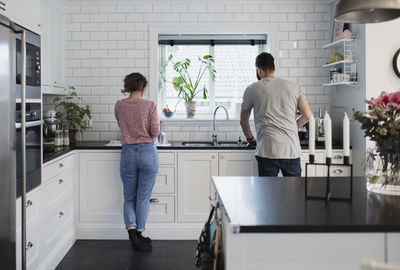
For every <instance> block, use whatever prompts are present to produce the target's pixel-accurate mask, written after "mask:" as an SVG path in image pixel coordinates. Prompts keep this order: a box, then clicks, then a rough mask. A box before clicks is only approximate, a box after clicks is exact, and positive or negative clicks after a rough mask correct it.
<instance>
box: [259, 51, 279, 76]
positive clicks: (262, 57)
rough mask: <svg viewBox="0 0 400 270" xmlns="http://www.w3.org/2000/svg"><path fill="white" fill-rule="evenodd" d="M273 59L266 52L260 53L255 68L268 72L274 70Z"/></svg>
mask: <svg viewBox="0 0 400 270" xmlns="http://www.w3.org/2000/svg"><path fill="white" fill-rule="evenodd" d="M274 60H275V59H274V57H273V56H272V55H271V54H269V53H266V52H262V53H260V54H259V55H258V56H257V58H256V67H258V68H259V69H262V70H264V71H267V72H270V71H274V70H275V64H274Z"/></svg>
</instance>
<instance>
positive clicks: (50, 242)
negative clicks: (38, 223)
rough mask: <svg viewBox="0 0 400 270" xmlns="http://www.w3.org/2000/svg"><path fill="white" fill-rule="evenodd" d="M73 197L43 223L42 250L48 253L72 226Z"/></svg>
mask: <svg viewBox="0 0 400 270" xmlns="http://www.w3.org/2000/svg"><path fill="white" fill-rule="evenodd" d="M73 207H74V204H73V199H72V198H71V199H70V200H68V201H67V202H65V203H64V204H62V205H61V206H60V207H58V208H57V209H56V210H55V211H53V212H52V213H51V214H50V215H49V216H47V222H46V223H45V224H44V225H43V229H42V231H43V236H45V237H43V243H42V245H43V248H42V249H43V251H44V252H45V253H44V254H48V253H49V252H50V251H51V250H52V249H53V248H54V247H56V246H57V244H58V243H59V242H61V240H62V239H63V238H64V237H65V235H66V232H68V231H69V230H70V229H72V228H73V226H74V224H73Z"/></svg>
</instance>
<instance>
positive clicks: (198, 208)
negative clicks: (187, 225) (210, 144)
mask: <svg viewBox="0 0 400 270" xmlns="http://www.w3.org/2000/svg"><path fill="white" fill-rule="evenodd" d="M216 175H218V152H216V151H213V152H201V151H193V152H184V151H182V152H179V153H178V221H180V222H205V221H206V220H207V217H208V214H209V212H210V201H209V196H210V192H211V178H212V176H216Z"/></svg>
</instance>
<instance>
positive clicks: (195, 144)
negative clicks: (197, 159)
mask: <svg viewBox="0 0 400 270" xmlns="http://www.w3.org/2000/svg"><path fill="white" fill-rule="evenodd" d="M182 145H183V146H189V147H210V146H213V144H212V143H211V142H182Z"/></svg>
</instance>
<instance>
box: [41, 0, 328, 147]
mask: <svg viewBox="0 0 400 270" xmlns="http://www.w3.org/2000/svg"><path fill="white" fill-rule="evenodd" d="M316 2H318V1H316ZM321 2H322V3H321ZM321 2H320V4H313V3H312V2H311V1H307V0H304V1H301V0H297V1H257V0H248V1H244V0H243V1H241V0H239V1H228V0H227V1H222V2H221V1H202V2H200V1H198V2H196V1H176V0H175V1H155V0H150V1H132V2H127V1H120V2H119V3H118V4H116V2H106V1H104V2H103V1H99V2H95V1H92V2H82V1H81V2H69V3H68V12H67V14H66V18H67V33H66V38H67V52H66V56H67V59H66V70H65V74H66V79H67V83H68V85H73V86H76V88H77V89H78V92H79V93H80V94H81V95H82V96H83V99H82V103H85V104H90V106H91V108H92V111H93V122H94V125H93V128H92V130H91V131H88V132H84V134H83V139H84V140H109V139H115V138H119V136H120V134H119V128H118V126H117V124H116V121H115V119H114V116H113V112H114V104H115V102H116V101H117V100H118V99H120V98H123V96H122V95H121V94H120V89H121V88H122V79H123V77H124V76H125V75H126V74H127V73H130V72H141V73H143V74H144V75H145V76H147V77H150V76H149V75H150V74H149V72H150V71H149V65H150V64H149V59H150V56H149V47H150V45H151V44H149V29H150V28H151V26H154V25H157V24H158V25H159V24H166V25H168V24H182V25H196V24H208V25H210V28H211V27H212V25H213V24H215V23H218V24H232V23H237V24H242V23H243V24H254V25H258V24H269V25H271V26H272V27H275V28H276V29H277V36H276V37H277V38H278V41H277V42H276V43H277V44H278V46H279V48H277V50H276V51H278V52H279V56H277V55H275V57H276V58H278V60H277V61H278V66H279V70H278V74H279V75H280V76H283V77H286V78H289V79H291V80H294V81H297V82H298V83H299V84H300V85H301V87H302V89H303V90H304V92H305V93H306V95H307V98H308V100H309V102H310V104H311V106H312V108H313V110H315V111H316V110H318V108H319V107H321V108H323V109H324V110H329V108H330V103H331V95H330V89H324V88H323V87H322V86H321V85H322V84H323V83H324V82H327V80H328V73H329V72H328V71H327V70H324V69H322V68H321V65H322V64H323V63H325V62H326V59H327V57H328V55H327V52H324V50H322V49H320V48H321V46H322V45H324V44H326V43H328V42H329V41H330V37H331V15H332V14H331V8H330V6H329V4H324V3H323V1H321ZM302 3H304V4H302ZM173 31H174V29H173V28H171V32H173ZM149 89H150V90H149V91H151V92H152V94H151V95H148V96H151V97H153V96H155V95H153V94H154V93H156V92H157V89H156V86H155V85H154V84H150V86H149ZM48 101H50V98H49V99H48ZM164 126H165V128H166V130H168V131H171V132H170V136H169V139H170V140H209V139H211V136H210V130H211V122H204V123H203V122H202V123H201V124H200V125H199V124H197V123H193V122H192V123H186V124H184V125H182V124H181V123H179V122H168V123H165V125H164ZM219 126H221V129H220V135H219V137H220V140H232V139H235V140H236V139H237V137H238V136H242V138H243V135H242V134H241V131H240V127H239V124H238V122H236V123H233V124H232V123H229V124H227V125H219Z"/></svg>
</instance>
